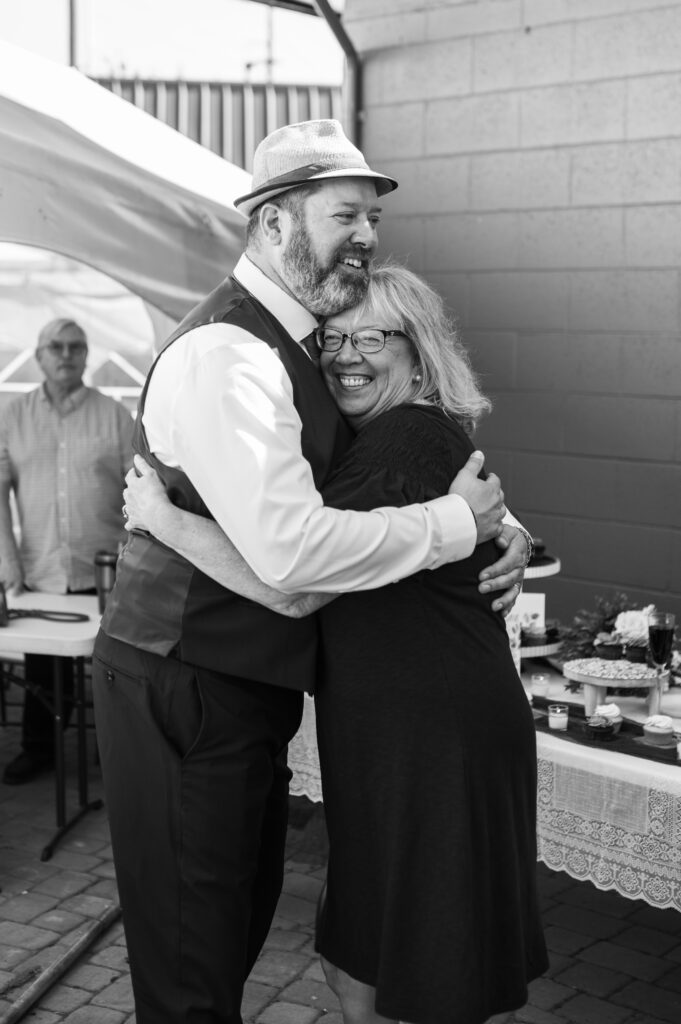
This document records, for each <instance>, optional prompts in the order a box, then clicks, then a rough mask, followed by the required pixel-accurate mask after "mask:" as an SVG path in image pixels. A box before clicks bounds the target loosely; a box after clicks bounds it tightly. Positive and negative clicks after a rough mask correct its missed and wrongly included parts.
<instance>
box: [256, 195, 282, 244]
mask: <svg viewBox="0 0 681 1024" xmlns="http://www.w3.org/2000/svg"><path fill="white" fill-rule="evenodd" d="M282 227H283V225H282V211H281V210H280V209H279V207H278V206H275V205H274V203H263V204H262V206H261V207H260V230H261V231H262V233H263V237H264V238H266V239H267V241H268V242H269V243H270V245H281V243H282V241H283V236H282Z"/></svg>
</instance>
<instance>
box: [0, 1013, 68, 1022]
mask: <svg viewBox="0 0 681 1024" xmlns="http://www.w3.org/2000/svg"><path fill="white" fill-rule="evenodd" d="M0 1019H1V1018H0ZM24 1019H25V1020H26V1024H58V1022H59V1021H61V1020H62V1018H61V1017H60V1016H59V1015H58V1014H56V1013H51V1012H50V1011H49V1010H39V1009H33V1010H29V1012H28V1013H27V1014H26V1017H25V1018H24Z"/></svg>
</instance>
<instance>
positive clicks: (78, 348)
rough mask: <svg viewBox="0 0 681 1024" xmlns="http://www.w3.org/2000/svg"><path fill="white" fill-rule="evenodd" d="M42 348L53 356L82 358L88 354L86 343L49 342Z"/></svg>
mask: <svg viewBox="0 0 681 1024" xmlns="http://www.w3.org/2000/svg"><path fill="white" fill-rule="evenodd" d="M42 348H43V349H47V351H48V352H49V353H50V354H51V355H53V356H81V355H82V354H83V352H87V345H86V343H85V342H84V341H48V343H47V345H43V346H42ZM41 351H42V350H41Z"/></svg>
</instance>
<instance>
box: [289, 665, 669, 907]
mask: <svg viewBox="0 0 681 1024" xmlns="http://www.w3.org/2000/svg"><path fill="white" fill-rule="evenodd" d="M525 667H526V666H525V665H524V668H525ZM536 670H537V666H535V667H534V671H536ZM532 671H533V668H532V665H531V664H530V665H529V666H527V671H523V676H522V678H523V684H524V685H525V686H526V688H527V689H528V690H529V687H530V674H531V672H532ZM541 671H542V672H545V673H547V674H548V675H549V677H550V683H549V692H548V699H549V700H551V701H560V703H563V704H568V705H572V706H574V707H575V709H577V708H580V709H581V707H582V704H583V696H582V695H581V694H579V693H571V692H569V691H567V690H566V689H565V679H563V677H562V676H561V675H560V674H559V673H558V672H556V671H555V670H552V669H550V668H548V669H547V668H546V666H544V665H542V666H541ZM612 699H613V700H615V701H616V702H617V704H618V705H619V706H620V709H621V712H622V714H623V716H624V718H625V719H627V720H630V721H637V722H643V721H644V720H645V718H646V707H645V700H644V699H642V698H640V697H630V696H625V697H620V696H617V697H615V698H612ZM662 710H663V712H664V713H665V714H668V715H670V716H671V717H672V719H673V720H674V726H675V729H677V730H679V731H681V691H678V692H677V691H670V692H668V693H666V694H664V696H663V700H662ZM610 746H611V745H609V744H607V743H605V744H600V743H588V744H586V743H585V744H581V743H575V742H570V741H568V740H566V739H563V738H561V736H560V734H558V733H546V732H540V731H537V769H538V790H537V843H538V857H539V859H540V860H542V861H543V862H544V863H545V864H546V865H547V866H548V867H550V868H552V869H554V870H557V871H565V872H567V874H569V875H571V876H572V877H573V878H577V879H586V880H589V881H591V882H592V883H593V884H594V885H595V886H596V887H597V888H599V889H614V890H616V891H617V892H618V893H620V894H621V895H622V896H626V897H629V898H631V899H643V900H645V901H646V902H647V903H649V904H650V905H651V906H654V907H660V908H664V907H673V908H675V909H676V910H681V763H677V762H670V763H661V762H657V761H652V760H648V759H647V758H644V757H632V756H630V755H628V754H622V753H619V752H617V751H615V750H612V749H609V747H610ZM289 765H290V767H291V769H292V771H293V779H292V782H291V792H292V793H293V794H294V795H298V796H307V797H308V798H309V799H310V800H315V801H320V800H321V799H322V791H321V779H320V773H319V761H318V758H317V744H316V739H315V724H314V702H313V701H312V700H311V699H310V698H309V697H307V696H306V698H305V708H304V713H303V722H302V725H301V728H300V730H299V732H298V734H297V735H296V737H295V739H294V740H293V742H292V743H291V745H290V748H289Z"/></svg>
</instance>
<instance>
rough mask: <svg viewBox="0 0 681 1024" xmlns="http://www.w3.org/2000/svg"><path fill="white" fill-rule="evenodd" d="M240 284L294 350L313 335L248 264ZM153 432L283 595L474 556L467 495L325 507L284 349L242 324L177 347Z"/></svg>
mask: <svg viewBox="0 0 681 1024" xmlns="http://www.w3.org/2000/svg"><path fill="white" fill-rule="evenodd" d="M234 276H235V277H236V278H237V280H238V281H239V282H240V283H241V284H242V285H243V286H244V287H245V288H247V289H248V291H249V292H250V293H251V294H252V295H254V296H255V298H256V299H258V300H259V301H260V302H261V303H262V304H263V305H264V306H265V307H266V308H267V309H268V310H269V311H270V312H271V313H272V314H273V315H274V316H275V317H276V318H277V320H279V322H280V323H281V324H282V325H283V326H284V328H285V329H286V330H287V331H288V333H289V334H290V335H291V337H292V338H293V339H294V340H295V341H297V342H299V343H300V342H302V339H303V338H305V337H306V336H307V335H308V334H309V333H310V332H311V331H312V330H313V329H314V328H315V326H316V320H315V318H314V317H313V316H312V315H311V314H310V313H309V312H308V311H307V310H305V309H304V308H303V307H302V306H301V305H300V304H299V303H298V302H297V301H296V300H295V299H294V298H293V297H292V296H290V295H288V294H287V293H286V292H284V291H283V290H282V289H281V288H280V287H279V286H278V285H276V284H275V283H274V282H273V281H271V280H270V279H269V278H268V277H266V276H265V274H263V273H262V271H261V270H260V269H259V268H258V267H256V266H255V265H254V264H253V263H252V262H251V261H250V260H249V259H248V257H246V256H242V257H241V259H240V260H239V262H238V264H237V266H236V269H235V271H234ZM143 422H144V427H145V430H146V433H147V439H148V441H149V446H150V448H151V450H152V452H153V453H154V454H155V455H156V456H157V457H158V458H159V459H160V460H161V462H164V463H165V464H166V465H168V466H174V467H179V468H181V469H182V470H183V471H184V472H185V473H186V475H187V476H188V477H189V479H190V480H191V482H192V484H193V485H194V487H195V488H196V490H197V491H198V492H199V494H200V495H201V497H202V498H203V500H204V502H205V503H206V505H207V507H208V508H209V509H210V511H211V513H212V515H213V516H214V517H215V519H216V521H217V522H218V523H219V524H220V526H221V527H222V529H223V530H224V531H225V533H226V534H227V535H228V536H229V537H230V539H231V541H232V543H233V544H234V545H235V546H236V547H237V548H238V550H239V551H240V553H241V554H242V556H243V557H244V558H245V559H246V561H247V562H248V564H249V565H250V566H251V568H252V569H253V570H254V571H255V573H256V574H257V575H258V576H259V577H260V578H261V579H262V580H263V581H264V582H265V583H267V584H269V585H270V586H271V587H274V588H275V589H277V590H279V591H281V592H283V593H296V592H299V591H317V592H319V591H321V592H329V593H342V592H344V591H350V590H368V589H371V588H373V587H381V586H383V585H385V584H386V583H391V582H394V581H395V580H397V579H402V577H404V576H409V575H411V574H412V573H414V572H417V571H419V570H420V569H424V568H430V569H434V568H436V567H437V566H439V565H442V564H444V563H446V562H453V561H458V560H459V559H462V558H466V557H468V555H470V554H471V552H472V551H473V549H474V547H475V542H476V527H475V521H474V519H473V514H472V512H471V510H470V508H469V507H468V504H467V502H466V501H465V500H464V499H463V498H461V497H460V496H459V495H448V496H446V497H443V498H437V499H435V500H434V501H429V502H426V503H424V504H422V505H410V506H408V507H406V508H399V509H398V508H382V509H376V510H375V511H373V512H354V511H343V510H339V509H333V508H327V507H325V506H324V504H323V501H322V498H321V496H320V494H319V492H318V491H317V489H316V487H315V484H314V480H313V478H312V470H311V468H310V465H309V463H308V462H307V460H306V459H305V458H304V457H303V455H302V451H301V428H302V424H301V421H300V417H299V415H298V412H297V411H296V408H295V406H294V404H293V388H292V385H291V380H290V378H289V376H288V374H287V373H286V371H285V370H284V368H283V365H282V363H281V360H280V359H279V357H278V355H277V352H276V350H274V349H272V348H270V346H269V345H267V344H265V343H264V342H263V341H261V340H259V339H258V338H256V337H254V336H253V335H252V334H250V333H249V332H247V331H245V330H243V329H242V328H239V327H235V326H234V325H232V324H224V323H216V324H206V325H203V326H201V327H198V328H195V329H194V330H192V331H191V332H189V336H188V337H186V338H185V339H183V341H182V343H179V344H178V343H176V344H173V345H171V346H170V348H169V349H168V351H167V352H165V353H164V354H163V356H162V358H161V359H160V360H159V362H158V364H157V366H156V368H155V369H154V373H153V376H152V378H151V382H150V385H149V389H148V393H147V400H146V406H145V410H144V416H143Z"/></svg>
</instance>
